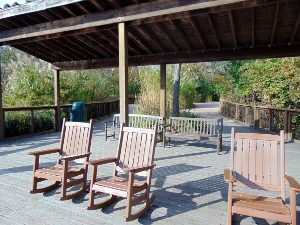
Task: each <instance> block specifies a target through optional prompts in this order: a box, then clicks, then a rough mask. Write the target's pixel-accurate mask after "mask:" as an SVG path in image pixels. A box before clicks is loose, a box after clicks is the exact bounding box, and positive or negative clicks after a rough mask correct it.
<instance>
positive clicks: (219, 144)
mask: <svg viewBox="0 0 300 225" xmlns="http://www.w3.org/2000/svg"><path fill="white" fill-rule="evenodd" d="M221 151H222V136H218V139H217V153H218V155H219V153H220V152H221Z"/></svg>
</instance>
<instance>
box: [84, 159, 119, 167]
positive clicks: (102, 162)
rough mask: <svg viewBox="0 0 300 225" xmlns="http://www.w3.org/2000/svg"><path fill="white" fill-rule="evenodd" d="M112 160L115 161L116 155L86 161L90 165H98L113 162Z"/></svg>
mask: <svg viewBox="0 0 300 225" xmlns="http://www.w3.org/2000/svg"><path fill="white" fill-rule="evenodd" d="M114 162H117V158H116V157H109V158H105V159H98V160H92V161H88V162H87V164H89V165H92V166H99V165H103V164H107V163H114Z"/></svg>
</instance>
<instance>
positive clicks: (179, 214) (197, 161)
mask: <svg viewBox="0 0 300 225" xmlns="http://www.w3.org/2000/svg"><path fill="white" fill-rule="evenodd" d="M103 122H104V121H100V122H98V123H96V129H95V131H94V137H93V141H92V157H91V158H92V159H95V158H99V157H107V156H112V155H113V154H114V153H115V151H116V149H115V147H116V145H117V141H114V140H111V139H110V140H109V141H107V142H105V140H104V132H103V131H104V123H103ZM233 125H234V126H236V127H237V130H238V131H239V130H240V131H245V132H247V131H249V130H250V128H247V127H243V126H242V125H239V124H234V123H233V122H232V121H229V120H225V123H224V128H225V130H224V138H223V140H224V141H223V146H224V148H223V149H224V150H223V152H222V154H221V155H219V156H218V155H217V154H216V147H215V144H214V143H213V142H205V141H203V142H201V143H195V142H192V141H191V142H186V141H174V142H172V143H171V146H170V147H166V148H165V149H163V148H162V144H161V143H159V144H158V145H157V148H156V156H155V162H156V164H157V167H156V168H155V169H154V179H153V189H152V191H153V193H154V194H155V195H156V200H155V202H154V205H153V206H152V207H151V208H150V210H149V211H148V212H147V213H146V214H145V215H144V216H143V217H141V218H140V219H139V220H136V221H133V222H130V223H129V224H139V223H142V224H152V223H155V224H173V225H174V224H187V222H188V223H189V224H190V225H193V224H201V225H202V224H204V225H206V224H207V225H214V224H226V216H227V202H226V199H227V184H226V183H225V182H224V181H223V169H224V168H226V167H228V166H229V154H228V152H229V144H230V143H229V136H230V134H229V132H230V128H231V126H233ZM58 141H59V134H58V133H56V134H50V135H43V136H37V137H33V138H24V139H21V140H17V141H9V142H5V143H4V144H2V145H0V185H1V188H0V190H1V191H0V198H1V204H0V224H5V225H6V224H28V225H35V224H43V225H44V224H49V225H50V224H51V225H59V224H63V225H76V224H87V225H88V224H125V221H124V213H125V211H124V208H125V201H118V202H116V204H113V205H112V206H110V207H108V208H105V209H103V210H96V211H87V210H86V206H87V201H88V195H87V194H86V195H83V196H82V197H80V198H77V199H73V200H70V201H64V202H62V201H59V200H58V199H59V193H60V192H59V190H58V189H57V190H55V191H53V192H49V193H44V194H35V195H31V194H29V188H30V184H31V179H32V163H33V157H31V156H28V155H27V153H28V152H29V151H32V150H36V149H44V148H48V147H54V146H57V145H58ZM51 159H54V157H45V158H44V160H43V158H42V162H43V163H45V164H49V162H51ZM287 161H288V162H289V163H287V173H288V174H289V175H292V176H295V178H296V179H297V180H298V181H300V166H299V163H300V145H299V144H295V143H288V144H287ZM100 173H102V174H103V175H104V176H105V175H110V173H111V167H110V166H106V167H102V169H101V167H100ZM297 198H298V199H297V200H298V201H297V205H298V206H300V198H299V196H297ZM298 211H300V207H298ZM234 219H235V223H234V224H242V225H244V224H245V225H247V224H255V223H257V224H261V225H264V224H274V222H270V223H269V222H266V221H264V220H258V219H255V220H254V219H252V218H241V217H238V216H235V217H234ZM298 219H299V221H300V215H299V214H298Z"/></svg>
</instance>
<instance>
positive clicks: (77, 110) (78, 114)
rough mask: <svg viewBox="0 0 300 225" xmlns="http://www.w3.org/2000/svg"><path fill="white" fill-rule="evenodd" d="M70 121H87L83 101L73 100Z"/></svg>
mask: <svg viewBox="0 0 300 225" xmlns="http://www.w3.org/2000/svg"><path fill="white" fill-rule="evenodd" d="M71 121H72V122H86V121H87V109H86V108H85V105H84V103H83V102H74V103H73V104H72V109H71Z"/></svg>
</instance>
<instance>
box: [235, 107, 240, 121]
mask: <svg viewBox="0 0 300 225" xmlns="http://www.w3.org/2000/svg"><path fill="white" fill-rule="evenodd" d="M239 118H240V105H239V104H235V120H239Z"/></svg>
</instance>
